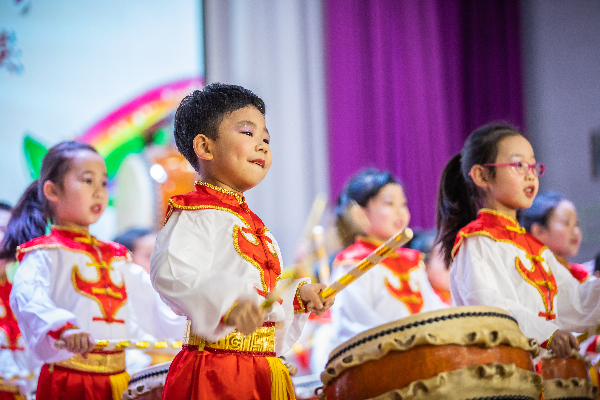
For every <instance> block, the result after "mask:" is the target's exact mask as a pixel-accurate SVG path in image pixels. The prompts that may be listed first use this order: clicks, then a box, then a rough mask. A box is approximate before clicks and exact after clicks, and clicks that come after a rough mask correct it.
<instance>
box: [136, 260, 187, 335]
mask: <svg viewBox="0 0 600 400" xmlns="http://www.w3.org/2000/svg"><path fill="white" fill-rule="evenodd" d="M124 276H125V287H126V288H127V302H128V303H129V306H130V308H131V313H130V318H131V319H132V320H133V321H132V322H134V323H133V324H131V326H132V327H135V326H138V327H139V328H141V329H142V331H143V332H132V338H143V336H142V334H143V333H147V334H150V335H152V336H153V337H154V338H155V339H159V340H169V339H170V340H181V338H182V337H183V333H184V329H185V317H182V316H179V315H176V314H175V313H174V312H173V311H172V310H171V309H170V308H169V307H168V306H167V305H166V304H165V303H164V302H163V301H162V300H161V299H160V296H159V295H158V293H157V292H156V290H154V288H153V287H152V283H151V282H150V275H149V274H148V273H147V272H146V271H145V270H144V269H143V268H142V267H140V266H139V265H137V264H133V263H128V264H127V266H126V268H125V273H124Z"/></svg>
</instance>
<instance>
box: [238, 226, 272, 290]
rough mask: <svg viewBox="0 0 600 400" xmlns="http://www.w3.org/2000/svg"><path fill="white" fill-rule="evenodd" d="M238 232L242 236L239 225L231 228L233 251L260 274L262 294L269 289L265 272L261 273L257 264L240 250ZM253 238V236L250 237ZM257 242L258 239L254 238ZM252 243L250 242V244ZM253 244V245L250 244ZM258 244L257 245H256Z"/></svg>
mask: <svg viewBox="0 0 600 400" xmlns="http://www.w3.org/2000/svg"><path fill="white" fill-rule="evenodd" d="M238 232H242V233H241V234H242V235H243V234H244V232H243V231H242V230H241V229H240V227H239V225H234V226H233V247H235V251H237V253H238V254H239V255H240V256H241V257H242V258H243V259H244V260H246V261H248V262H249V263H250V264H252V265H254V268H256V269H257V270H258V272H259V273H260V282H261V283H262V286H263V291H264V292H268V291H269V288H268V287H267V282H266V281H265V271H263V269H262V268H261V267H260V264H259V263H257V262H256V261H255V260H254V259H253V258H251V257H249V256H248V255H247V254H245V253H244V252H243V251H242V249H240V244H239V243H238ZM252 236H254V235H252ZM256 240H257V242H258V238H256ZM250 243H252V242H250ZM252 244H255V243H252ZM256 244H258V243H256Z"/></svg>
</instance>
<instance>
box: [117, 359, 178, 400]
mask: <svg viewBox="0 0 600 400" xmlns="http://www.w3.org/2000/svg"><path fill="white" fill-rule="evenodd" d="M170 366H171V362H170V361H169V362H165V363H162V364H157V365H153V366H151V367H148V368H146V369H143V370H141V371H140V372H138V373H137V374H135V375H133V376H132V377H131V379H130V380H129V386H128V388H127V390H126V391H125V393H123V400H133V399H136V400H160V399H161V398H162V392H163V387H164V386H165V381H166V380H167V373H168V372H169V367H170Z"/></svg>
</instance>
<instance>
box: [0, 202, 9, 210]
mask: <svg viewBox="0 0 600 400" xmlns="http://www.w3.org/2000/svg"><path fill="white" fill-rule="evenodd" d="M0 210H3V211H10V210H12V206H11V205H10V204H8V203H7V202H5V201H0Z"/></svg>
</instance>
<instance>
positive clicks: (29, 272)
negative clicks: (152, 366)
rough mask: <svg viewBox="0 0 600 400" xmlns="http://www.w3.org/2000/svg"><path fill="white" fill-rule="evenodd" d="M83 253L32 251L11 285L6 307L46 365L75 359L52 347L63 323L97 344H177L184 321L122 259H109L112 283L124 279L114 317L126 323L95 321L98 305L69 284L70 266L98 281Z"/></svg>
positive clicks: (139, 272)
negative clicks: (124, 293) (124, 297)
mask: <svg viewBox="0 0 600 400" xmlns="http://www.w3.org/2000/svg"><path fill="white" fill-rule="evenodd" d="M91 261H93V260H92V259H91V258H90V257H89V256H88V255H87V254H85V253H80V252H75V251H71V250H68V249H64V248H53V249H43V250H34V251H31V252H30V253H27V254H26V255H25V257H24V258H23V260H22V262H21V264H20V265H19V268H18V269H17V272H16V273H15V277H14V281H13V289H12V292H11V295H10V304H11V308H12V310H13V312H14V313H15V316H16V318H17V321H18V324H19V328H20V330H21V333H22V335H23V337H24V338H25V340H26V343H27V346H28V348H29V349H30V350H31V352H32V353H33V354H34V355H35V356H36V357H37V358H39V359H40V360H43V361H44V362H46V363H52V362H57V361H61V360H65V359H67V358H70V357H72V356H73V353H71V352H69V351H67V350H59V349H57V348H56V347H55V346H54V343H55V339H53V338H52V337H51V336H50V335H48V332H50V331H56V330H58V329H60V328H62V327H63V326H64V325H65V324H66V323H71V324H73V325H76V326H77V327H78V328H80V329H83V330H85V331H87V332H90V333H91V334H92V336H93V337H94V339H95V340H130V339H134V340H135V339H144V340H150V341H152V340H157V339H158V340H181V338H182V337H183V332H184V329H185V318H182V317H180V316H177V315H175V314H174V313H173V312H172V311H171V310H170V309H169V307H167V306H166V305H165V304H164V303H163V302H162V301H161V300H160V297H159V296H158V293H156V291H155V290H154V289H153V288H152V285H151V283H150V277H149V275H148V273H147V272H146V271H144V269H143V268H142V267H140V266H139V265H136V264H133V263H130V262H127V261H126V260H117V261H113V262H112V263H111V264H110V266H111V267H112V270H110V271H109V274H110V277H111V279H112V281H113V282H114V283H115V284H116V285H120V284H121V283H122V282H123V279H124V280H125V287H126V289H127V300H126V301H125V303H124V305H123V306H122V307H121V308H120V309H119V310H118V311H117V312H116V314H115V316H114V317H115V319H122V320H124V321H125V323H114V322H113V323H107V322H105V321H93V320H92V319H93V317H102V312H101V310H100V307H99V305H98V303H96V302H95V301H94V300H92V299H90V298H88V297H85V296H83V295H81V294H79V293H78V292H77V291H76V290H75V288H74V286H73V283H72V275H71V274H72V270H73V266H74V265H77V266H78V267H79V272H80V274H81V276H82V277H83V278H85V279H89V280H96V279H98V272H97V270H96V268H95V267H91V266H87V263H88V262H91Z"/></svg>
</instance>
